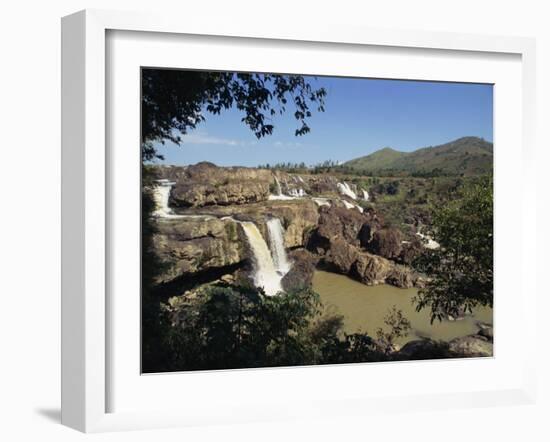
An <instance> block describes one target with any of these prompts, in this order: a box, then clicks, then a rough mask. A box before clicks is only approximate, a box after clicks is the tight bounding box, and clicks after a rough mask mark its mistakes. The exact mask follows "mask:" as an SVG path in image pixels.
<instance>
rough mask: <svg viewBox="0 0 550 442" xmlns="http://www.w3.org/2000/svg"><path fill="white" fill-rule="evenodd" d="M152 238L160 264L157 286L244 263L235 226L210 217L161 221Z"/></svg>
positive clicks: (241, 246) (243, 244)
mask: <svg viewBox="0 0 550 442" xmlns="http://www.w3.org/2000/svg"><path fill="white" fill-rule="evenodd" d="M157 230H158V231H157V233H156V234H155V235H154V237H153V245H154V249H155V252H156V254H157V255H158V257H159V258H160V259H161V261H162V262H163V263H164V265H163V266H162V267H163V272H162V274H161V275H159V276H158V278H157V281H156V282H157V283H166V282H169V281H172V280H174V279H176V278H178V277H181V276H183V275H186V274H190V273H197V272H205V271H210V270H213V269H223V268H226V267H228V266H233V265H236V264H239V263H241V262H243V261H244V260H246V259H247V257H248V252H247V249H246V247H245V244H246V240H244V238H242V232H241V229H240V228H239V226H238V224H237V223H235V222H234V221H231V220H220V219H217V218H210V217H196V218H178V219H162V220H159V221H158V222H157Z"/></svg>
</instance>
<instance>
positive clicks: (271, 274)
mask: <svg viewBox="0 0 550 442" xmlns="http://www.w3.org/2000/svg"><path fill="white" fill-rule="evenodd" d="M239 224H240V225H241V226H242V227H243V230H244V233H245V235H246V239H247V240H248V244H249V245H250V248H251V249H252V253H253V255H254V259H253V265H254V284H255V285H256V286H257V287H263V289H264V291H265V293H266V295H269V296H274V295H276V294H277V293H278V292H281V291H282V290H283V288H282V286H281V279H282V276H281V275H280V274H279V273H278V272H277V270H276V269H275V264H274V262H273V258H272V256H271V253H270V251H269V248H268V247H267V243H266V242H265V240H264V238H263V237H262V234H261V233H260V231H259V230H258V227H256V224H254V223H252V222H250V221H240V222H239Z"/></svg>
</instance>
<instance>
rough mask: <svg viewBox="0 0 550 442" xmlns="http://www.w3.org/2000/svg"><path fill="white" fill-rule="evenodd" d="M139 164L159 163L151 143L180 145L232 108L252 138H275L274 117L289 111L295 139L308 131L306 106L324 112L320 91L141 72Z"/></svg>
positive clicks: (277, 79)
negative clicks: (208, 120)
mask: <svg viewBox="0 0 550 442" xmlns="http://www.w3.org/2000/svg"><path fill="white" fill-rule="evenodd" d="M141 80H142V84H141V85H142V99H141V131H142V134H141V135H142V158H143V160H145V161H149V160H152V159H154V158H158V157H159V155H158V153H157V151H156V149H155V143H164V142H165V141H166V140H170V141H172V142H174V143H176V144H180V143H181V135H182V134H186V133H187V132H188V131H189V130H190V129H194V128H196V127H197V126H198V125H199V124H200V123H201V122H202V121H204V120H205V115H204V112H205V111H206V112H209V113H211V114H220V113H221V111H222V110H224V109H229V108H231V107H236V108H237V109H239V110H241V111H242V112H243V117H242V120H241V121H242V122H243V123H244V124H246V125H247V126H248V127H249V128H250V129H251V130H252V132H253V133H254V134H255V135H256V137H258V138H261V137H263V136H266V135H270V134H271V133H272V132H273V129H274V125H273V122H272V117H273V116H275V115H277V114H283V113H285V112H286V111H287V108H289V109H288V110H290V109H291V108H292V109H293V115H294V118H295V119H296V120H297V122H298V128H297V129H296V130H295V135H296V136H299V135H304V134H306V133H308V132H309V131H310V128H309V126H308V124H307V120H308V118H309V117H311V115H312V114H311V110H310V106H314V107H315V108H316V109H317V110H318V111H321V112H322V111H324V99H325V96H326V91H325V89H324V88H319V89H315V88H313V87H312V86H311V84H310V83H309V82H308V80H307V77H304V76H302V75H278V74H256V73H238V72H209V71H193V70H176V69H157V68H155V69H149V68H144V69H142V71H141Z"/></svg>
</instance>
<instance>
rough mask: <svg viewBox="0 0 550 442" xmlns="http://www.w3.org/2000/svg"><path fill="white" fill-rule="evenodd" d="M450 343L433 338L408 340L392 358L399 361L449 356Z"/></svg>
mask: <svg viewBox="0 0 550 442" xmlns="http://www.w3.org/2000/svg"><path fill="white" fill-rule="evenodd" d="M449 357H451V354H450V352H449V345H448V344H447V343H445V342H441V341H434V340H432V339H417V340H414V341H409V342H407V343H406V344H405V345H404V346H403V347H402V348H401V350H399V351H398V352H396V353H394V354H393V355H392V358H393V359H395V360H398V361H413V360H422V359H442V358H449Z"/></svg>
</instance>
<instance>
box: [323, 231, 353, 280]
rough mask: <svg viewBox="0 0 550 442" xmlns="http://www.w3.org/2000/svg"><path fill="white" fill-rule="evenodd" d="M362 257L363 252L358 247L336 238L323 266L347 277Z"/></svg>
mask: <svg viewBox="0 0 550 442" xmlns="http://www.w3.org/2000/svg"><path fill="white" fill-rule="evenodd" d="M360 255H361V252H360V250H359V249H358V248H357V247H355V246H353V245H351V244H349V243H348V242H346V241H345V240H343V239H342V238H336V239H334V240H333V241H332V242H331V243H330V247H329V249H328V250H327V252H326V253H325V255H324V257H323V264H324V265H325V266H327V267H328V268H330V269H332V270H334V271H336V272H338V273H343V274H345V275H347V274H349V273H350V271H351V269H352V267H353V265H354V264H355V262H356V261H357V259H358V258H359V257H360Z"/></svg>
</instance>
